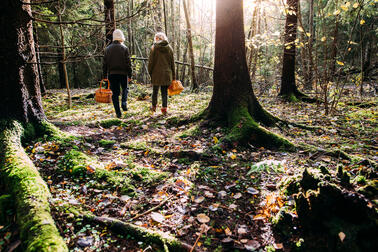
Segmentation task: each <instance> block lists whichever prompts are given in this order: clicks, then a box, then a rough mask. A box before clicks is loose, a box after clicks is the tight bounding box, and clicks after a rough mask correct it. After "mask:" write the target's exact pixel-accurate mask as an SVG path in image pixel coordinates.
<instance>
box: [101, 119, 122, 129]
mask: <svg viewBox="0 0 378 252" xmlns="http://www.w3.org/2000/svg"><path fill="white" fill-rule="evenodd" d="M98 124H99V125H100V126H101V127H103V128H106V129H107V128H110V127H112V126H123V125H124V122H123V121H122V120H120V119H108V120H103V121H100V122H99V123H98Z"/></svg>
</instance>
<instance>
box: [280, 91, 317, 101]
mask: <svg viewBox="0 0 378 252" xmlns="http://www.w3.org/2000/svg"><path fill="white" fill-rule="evenodd" d="M279 96H280V97H282V98H283V99H284V100H285V101H288V102H297V101H302V102H307V103H323V101H321V100H319V99H317V98H312V97H310V96H308V95H306V94H304V93H302V92H301V91H299V90H294V91H293V93H290V94H282V95H279Z"/></svg>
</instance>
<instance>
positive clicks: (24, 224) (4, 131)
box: [0, 121, 68, 251]
mask: <svg viewBox="0 0 378 252" xmlns="http://www.w3.org/2000/svg"><path fill="white" fill-rule="evenodd" d="M0 128H1V131H0V132H1V133H0V140H1V141H0V155H1V156H0V157H1V158H0V172H1V173H0V176H1V179H2V181H3V182H4V184H5V185H6V187H7V190H8V191H9V193H11V194H12V196H13V197H14V199H15V208H16V218H17V223H18V225H19V227H20V237H21V240H22V242H23V247H24V250H25V251H68V248H67V246H66V244H65V242H64V241H63V239H62V237H61V236H60V235H59V232H58V230H57V228H56V226H55V223H54V220H53V219H52V217H51V214H50V205H49V202H48V198H49V197H50V192H49V190H48V188H47V185H46V184H45V182H44V181H43V179H42V178H41V177H40V175H39V173H38V171H37V169H36V167H35V166H34V164H33V163H32V161H31V160H30V159H29V157H28V156H27V155H26V153H25V151H24V149H23V148H22V146H21V141H20V139H21V135H22V133H23V127H22V126H21V124H20V123H18V122H16V121H1V123H0Z"/></svg>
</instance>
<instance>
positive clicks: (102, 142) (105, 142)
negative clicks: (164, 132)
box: [98, 139, 116, 148]
mask: <svg viewBox="0 0 378 252" xmlns="http://www.w3.org/2000/svg"><path fill="white" fill-rule="evenodd" d="M115 143H116V141H115V140H107V139H101V140H100V141H98V144H99V145H100V146H102V147H105V148H109V147H111V146H113V145H114V144H115Z"/></svg>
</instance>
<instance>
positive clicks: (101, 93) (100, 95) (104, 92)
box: [95, 79, 113, 103]
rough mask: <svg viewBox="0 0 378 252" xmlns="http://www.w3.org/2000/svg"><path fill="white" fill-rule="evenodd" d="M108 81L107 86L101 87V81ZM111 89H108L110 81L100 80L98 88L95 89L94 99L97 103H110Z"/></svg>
mask: <svg viewBox="0 0 378 252" xmlns="http://www.w3.org/2000/svg"><path fill="white" fill-rule="evenodd" d="M106 81H107V82H108V88H102V83H103V82H106ZM112 94H113V92H112V90H110V83H109V80H108V79H104V80H101V81H100V88H99V89H97V90H96V94H95V100H96V102H99V103H112Z"/></svg>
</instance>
